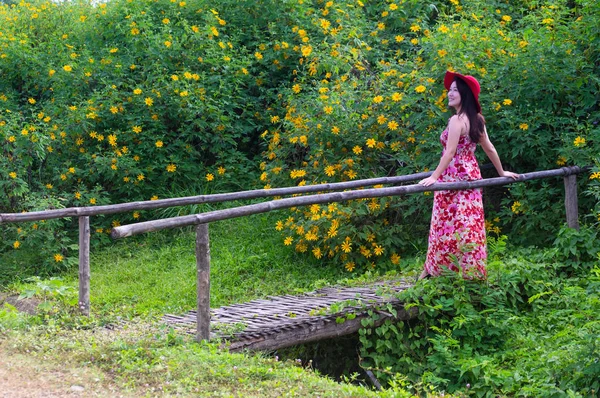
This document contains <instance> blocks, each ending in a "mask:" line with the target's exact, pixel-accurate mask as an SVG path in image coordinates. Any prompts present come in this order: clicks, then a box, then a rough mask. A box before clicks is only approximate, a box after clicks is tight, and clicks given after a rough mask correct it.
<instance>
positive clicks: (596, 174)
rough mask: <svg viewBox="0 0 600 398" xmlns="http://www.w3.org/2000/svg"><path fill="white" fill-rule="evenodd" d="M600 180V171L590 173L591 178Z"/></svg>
mask: <svg viewBox="0 0 600 398" xmlns="http://www.w3.org/2000/svg"><path fill="white" fill-rule="evenodd" d="M596 179H598V180H600V171H596V172H594V173H592V175H590V180H596Z"/></svg>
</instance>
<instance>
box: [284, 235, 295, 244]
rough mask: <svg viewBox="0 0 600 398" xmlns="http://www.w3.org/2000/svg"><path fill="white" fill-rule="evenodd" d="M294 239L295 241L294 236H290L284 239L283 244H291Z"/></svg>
mask: <svg viewBox="0 0 600 398" xmlns="http://www.w3.org/2000/svg"><path fill="white" fill-rule="evenodd" d="M293 241H294V238H292V237H291V236H288V237H286V238H285V239H284V240H283V244H284V245H286V246H290V245H291V244H292V242H293Z"/></svg>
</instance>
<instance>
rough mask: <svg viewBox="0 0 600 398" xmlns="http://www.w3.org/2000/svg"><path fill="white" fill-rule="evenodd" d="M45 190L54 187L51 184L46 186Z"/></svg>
mask: <svg viewBox="0 0 600 398" xmlns="http://www.w3.org/2000/svg"><path fill="white" fill-rule="evenodd" d="M46 188H48V189H52V188H54V186H53V185H52V184H46Z"/></svg>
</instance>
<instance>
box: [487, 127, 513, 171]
mask: <svg viewBox="0 0 600 398" xmlns="http://www.w3.org/2000/svg"><path fill="white" fill-rule="evenodd" d="M479 144H480V145H481V148H483V151H484V152H485V154H486V155H487V156H488V158H490V160H491V161H492V164H493V165H494V167H495V168H496V171H497V172H498V175H499V176H500V177H511V178H512V179H514V180H516V179H517V178H519V175H518V174H516V173H512V172H510V171H505V170H504V168H503V167H502V162H501V161H500V157H499V156H498V152H497V151H496V147H494V144H492V141H490V138H489V137H488V134H487V130H486V129H485V127H484V129H483V134H482V135H481V138H480V139H479Z"/></svg>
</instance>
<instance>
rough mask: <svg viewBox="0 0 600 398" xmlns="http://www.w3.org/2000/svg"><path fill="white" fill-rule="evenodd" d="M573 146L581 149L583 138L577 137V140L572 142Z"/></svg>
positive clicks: (583, 142)
mask: <svg viewBox="0 0 600 398" xmlns="http://www.w3.org/2000/svg"><path fill="white" fill-rule="evenodd" d="M573 145H575V146H576V147H578V148H579V147H581V146H584V145H585V138H583V137H581V136H578V137H577V138H575V141H573Z"/></svg>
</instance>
